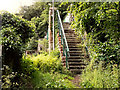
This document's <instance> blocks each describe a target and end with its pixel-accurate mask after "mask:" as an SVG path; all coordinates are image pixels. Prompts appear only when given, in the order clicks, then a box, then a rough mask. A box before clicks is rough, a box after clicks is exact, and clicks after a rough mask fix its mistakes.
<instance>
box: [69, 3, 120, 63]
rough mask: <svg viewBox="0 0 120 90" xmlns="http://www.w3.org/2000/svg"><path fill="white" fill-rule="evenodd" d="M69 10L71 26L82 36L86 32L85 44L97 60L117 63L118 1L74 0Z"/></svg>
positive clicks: (118, 41)
mask: <svg viewBox="0 0 120 90" xmlns="http://www.w3.org/2000/svg"><path fill="white" fill-rule="evenodd" d="M70 12H71V13H72V14H73V15H74V21H73V22H72V26H73V28H74V29H76V31H77V32H78V33H80V34H81V35H82V36H83V35H84V32H85V31H86V32H87V34H88V41H90V42H88V44H87V46H89V47H91V48H92V49H93V50H94V51H95V52H96V53H97V54H98V61H99V60H102V61H106V62H107V63H108V62H110V61H114V62H115V63H119V62H120V61H119V59H120V58H119V56H120V54H119V53H120V51H119V49H120V47H119V46H120V37H119V36H120V30H119V26H120V25H119V24H120V20H119V19H120V18H119V13H120V2H76V3H72V5H71V6H70Z"/></svg>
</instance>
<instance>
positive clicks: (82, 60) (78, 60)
mask: <svg viewBox="0 0 120 90" xmlns="http://www.w3.org/2000/svg"><path fill="white" fill-rule="evenodd" d="M68 61H69V62H84V59H68Z"/></svg>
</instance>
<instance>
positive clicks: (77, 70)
mask: <svg viewBox="0 0 120 90" xmlns="http://www.w3.org/2000/svg"><path fill="white" fill-rule="evenodd" d="M70 71H71V72H72V73H74V74H81V73H82V71H83V69H70Z"/></svg>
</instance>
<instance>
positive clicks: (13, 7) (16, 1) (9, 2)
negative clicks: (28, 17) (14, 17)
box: [0, 0, 34, 13]
mask: <svg viewBox="0 0 120 90" xmlns="http://www.w3.org/2000/svg"><path fill="white" fill-rule="evenodd" d="M33 1H34V0H0V11H1V10H6V11H9V12H10V13H16V12H18V10H19V9H20V7H21V6H25V5H27V6H28V5H31V4H32V3H33Z"/></svg>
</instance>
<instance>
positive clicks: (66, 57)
mask: <svg viewBox="0 0 120 90" xmlns="http://www.w3.org/2000/svg"><path fill="white" fill-rule="evenodd" d="M66 68H68V61H67V49H66Z"/></svg>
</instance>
